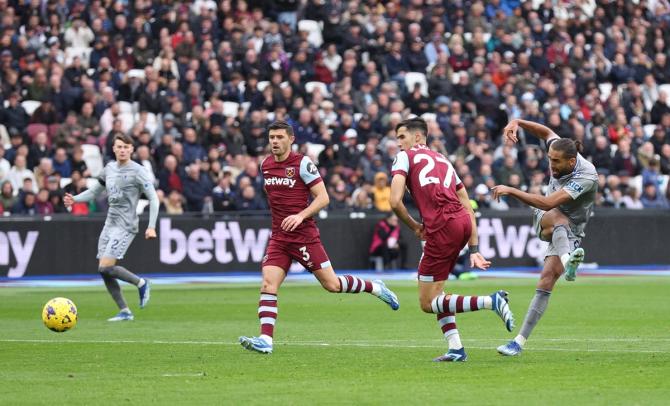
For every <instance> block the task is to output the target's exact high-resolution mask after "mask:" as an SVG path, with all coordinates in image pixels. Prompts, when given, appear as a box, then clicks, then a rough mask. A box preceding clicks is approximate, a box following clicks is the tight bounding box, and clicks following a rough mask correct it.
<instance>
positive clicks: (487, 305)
mask: <svg viewBox="0 0 670 406" xmlns="http://www.w3.org/2000/svg"><path fill="white" fill-rule="evenodd" d="M479 299H481V300H482V305H481V306H479V307H480V308H482V309H489V310H492V309H493V298H492V297H491V296H479Z"/></svg>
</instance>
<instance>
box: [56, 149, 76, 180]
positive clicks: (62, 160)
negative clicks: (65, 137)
mask: <svg viewBox="0 0 670 406" xmlns="http://www.w3.org/2000/svg"><path fill="white" fill-rule="evenodd" d="M53 169H54V172H58V173H60V174H61V176H64V177H66V178H69V177H70V175H71V174H72V162H70V158H69V157H68V156H67V151H65V148H56V152H55V153H54V157H53Z"/></svg>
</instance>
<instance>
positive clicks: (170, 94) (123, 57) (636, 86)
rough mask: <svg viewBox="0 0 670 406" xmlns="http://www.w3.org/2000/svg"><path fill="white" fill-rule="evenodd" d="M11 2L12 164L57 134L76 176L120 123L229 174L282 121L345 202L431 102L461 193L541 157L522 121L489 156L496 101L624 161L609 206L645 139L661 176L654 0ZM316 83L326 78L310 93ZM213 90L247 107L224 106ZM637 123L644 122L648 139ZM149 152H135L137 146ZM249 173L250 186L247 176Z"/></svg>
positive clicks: (6, 11) (3, 66) (667, 74)
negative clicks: (307, 24) (422, 77)
mask: <svg viewBox="0 0 670 406" xmlns="http://www.w3.org/2000/svg"><path fill="white" fill-rule="evenodd" d="M5 3H7V4H4V3H3V5H2V6H0V7H1V8H2V26H3V27H11V29H10V31H11V32H10V31H7V32H6V33H5V34H7V35H5V37H6V38H5V39H6V41H5V42H2V41H0V42H2V43H3V44H4V45H3V46H1V47H0V72H1V73H0V75H1V76H2V80H0V101H5V103H3V104H2V105H0V123H2V126H0V144H3V145H4V146H7V144H10V145H11V147H9V148H7V150H6V151H5V154H4V159H5V160H6V161H7V162H8V163H9V164H10V165H14V160H15V157H16V156H17V154H19V152H20V151H27V152H28V153H27V154H23V153H22V152H21V153H20V154H22V155H24V156H26V155H27V158H28V159H27V164H26V168H27V169H28V170H32V169H33V168H34V167H35V166H37V165H38V164H39V162H40V159H41V158H43V157H52V154H53V152H52V150H51V149H52V148H55V149H57V148H65V150H66V152H67V154H69V155H71V156H72V161H71V163H72V166H73V168H74V167H75V166H76V167H77V168H78V170H79V171H80V172H81V171H84V172H85V171H86V170H85V169H83V168H82V167H81V166H79V165H80V164H77V163H76V162H79V163H83V160H81V159H78V158H77V159H75V157H74V155H75V153H74V151H76V150H77V148H79V147H81V144H84V143H89V144H94V145H98V146H100V147H101V150H102V151H101V153H102V156H103V157H111V156H112V154H111V152H110V151H109V146H108V145H105V142H104V140H105V139H106V138H107V137H108V136H109V135H110V134H116V133H128V134H132V135H133V137H134V138H136V141H137V150H138V156H139V154H140V147H141V146H145V147H146V148H148V150H149V151H148V152H149V155H150V157H151V158H153V159H154V160H155V162H156V163H157V164H158V165H159V168H164V163H165V162H164V161H165V159H166V157H167V156H168V155H169V154H172V155H174V156H175V157H176V160H177V164H176V168H181V169H176V170H175V171H174V174H175V175H176V178H175V177H174V176H172V178H171V179H172V184H173V185H178V184H181V183H183V182H185V181H186V179H187V176H186V174H185V173H184V171H183V165H188V164H189V163H190V162H195V161H197V160H198V159H200V160H202V159H203V153H202V152H203V150H204V151H209V150H210V149H211V148H212V147H214V148H215V149H217V150H220V152H219V155H220V156H217V157H215V158H214V159H216V160H217V161H220V162H221V165H215V164H213V162H210V164H209V167H208V168H206V169H207V172H208V175H207V176H208V178H211V179H212V180H213V181H215V182H216V183H218V181H219V179H220V178H221V176H222V173H221V172H222V170H221V167H222V166H223V165H227V166H230V168H231V170H232V173H233V174H235V175H237V174H238V173H239V172H240V171H241V170H244V169H245V165H246V162H247V161H248V160H249V156H251V157H253V161H254V164H257V162H260V161H261V160H262V159H264V158H265V156H266V155H267V151H266V146H267V137H266V136H265V127H266V123H267V122H268V121H271V120H272V119H284V120H287V121H289V122H290V123H291V124H292V125H293V126H294V128H295V130H296V131H295V132H296V135H297V138H298V144H305V143H308V142H309V143H310V144H320V145H326V146H328V147H327V149H326V151H328V152H327V153H326V154H325V155H323V158H324V164H322V165H320V168H321V169H322V171H323V173H322V175H323V177H324V179H330V178H331V177H333V175H334V174H342V177H341V179H340V180H341V181H342V182H343V184H344V185H343V186H344V187H343V188H342V187H340V186H338V185H335V184H333V186H332V187H333V190H334V193H335V195H333V196H332V197H331V198H332V201H333V202H334V203H333V204H332V205H331V207H342V208H345V209H346V208H349V207H350V206H349V203H350V202H353V201H355V200H357V199H352V195H351V192H352V191H354V190H359V189H360V188H361V187H363V186H365V190H371V189H372V187H373V184H374V175H375V173H376V172H387V174H388V164H389V162H388V160H389V158H390V159H392V154H389V153H388V152H389V151H387V148H386V147H387V145H388V143H387V141H388V140H392V139H393V136H392V131H391V130H392V128H393V126H394V125H395V123H397V122H399V121H400V120H402V119H405V118H407V117H408V115H409V114H423V113H426V112H429V113H436V114H437V116H436V122H433V121H432V119H429V136H430V137H429V138H430V139H429V143H428V144H429V147H430V148H431V149H434V150H436V151H439V152H442V153H447V154H449V155H450V158H452V159H453V161H454V162H458V161H463V162H467V165H456V168H457V172H458V175H459V176H461V178H462V179H463V181H464V183H467V184H468V186H467V187H468V188H470V189H474V188H475V187H476V186H477V185H479V184H482V185H485V184H487V182H489V181H487V180H486V179H490V176H491V173H490V172H493V174H495V175H496V176H500V175H501V174H502V175H503V177H505V178H506V179H511V178H513V176H512V175H513V174H517V175H519V176H520V178H519V179H518V180H519V181H520V183H519V185H520V186H522V187H526V188H527V189H528V190H531V189H532V188H534V187H535V188H536V187H537V186H538V184H537V182H535V183H533V182H534V181H533V179H534V177H535V175H534V174H535V173H537V172H546V171H547V169H548V162H547V159H546V157H545V156H544V155H538V156H537V157H536V161H537V162H535V160H534V159H533V158H528V159H526V157H525V156H524V153H523V149H524V147H525V146H526V145H530V144H535V145H538V146H539V142H538V141H536V140H535V139H534V138H533V137H530V138H528V139H525V140H522V145H520V152H521V153H519V154H518V156H517V154H513V155H512V158H511V160H512V161H513V163H510V164H511V166H508V167H507V168H518V169H521V173H520V174H519V173H517V172H515V171H511V173H510V171H509V170H508V169H505V168H506V165H505V160H504V158H502V157H504V156H505V155H504V154H503V155H499V154H496V156H495V158H496V159H495V164H494V163H493V162H488V157H487V154H489V153H492V152H493V151H495V150H500V148H499V147H500V145H501V137H499V132H500V131H499V130H500V126H501V123H505V122H507V121H508V120H509V119H510V117H511V118H515V117H518V118H528V119H531V120H533V121H537V122H544V123H547V124H548V125H549V126H550V127H551V128H552V129H553V130H554V131H556V132H557V133H558V134H559V135H561V136H563V137H571V138H574V139H576V140H579V141H580V142H582V143H583V144H584V146H585V149H584V151H583V153H582V155H583V156H585V157H586V158H587V159H590V160H591V161H592V162H593V163H594V164H595V165H596V167H597V169H598V171H599V173H606V174H608V175H609V174H615V175H622V178H621V190H620V191H621V193H622V196H621V198H620V199H619V196H618V194H617V193H614V191H612V193H610V194H609V195H607V194H604V195H603V199H602V203H603V204H610V205H612V204H616V205H617V206H622V207H626V206H627V205H626V203H625V201H626V197H627V193H626V192H625V191H626V190H627V189H626V187H627V186H628V185H629V184H631V183H632V182H633V180H634V179H636V178H635V177H636V176H638V175H639V174H640V173H641V171H642V170H643V169H644V168H647V167H648V165H649V161H650V160H651V159H652V157H653V156H654V155H659V156H660V170H659V172H660V174H662V175H665V174H668V173H669V172H670V163H669V162H670V149H669V148H670V131H669V130H668V129H669V128H670V107H668V105H667V101H668V95H667V92H666V90H663V88H662V87H661V85H662V84H667V83H670V64H668V61H667V59H668V44H670V41H668V38H667V35H665V34H666V32H667V30H666V29H665V28H664V27H665V24H666V23H667V21H668V19H667V18H665V17H664V14H658V12H657V11H656V10H653V11H651V12H650V9H649V7H650V4H652V3H653V4H652V6H653V5H654V4H656V3H657V2H652V3H649V2H639V4H638V2H633V3H631V4H628V3H626V5H625V7H623V6H621V7H620V6H617V5H616V4H614V3H613V4H614V5H609V4H605V3H603V2H594V1H586V2H584V1H579V2H539V3H538V2H535V3H533V2H523V3H521V4H518V6H517V3H518V2H510V1H506V0H492V1H488V2H482V1H475V2H472V4H471V5H470V6H468V7H469V8H468V7H461V6H458V5H455V3H454V4H452V3H450V2H446V3H445V4H446V6H445V5H444V4H442V3H443V2H423V3H422V4H421V5H420V6H419V5H418V3H416V2H411V1H409V2H375V3H374V5H372V3H369V4H368V3H367V2H344V3H343V4H341V5H339V6H338V4H339V3H337V4H336V3H333V4H331V3H329V2H326V3H327V4H319V2H317V1H306V2H298V1H293V0H291V1H281V2H274V4H273V2H255V3H248V2H246V1H237V2H222V3H221V4H220V5H218V3H217V2H214V1H198V2H195V3H193V4H191V5H190V6H188V7H185V8H184V7H182V6H180V5H179V4H177V3H174V2H163V3H164V4H162V5H161V7H159V8H155V7H154V8H151V7H149V8H143V7H135V6H137V5H138V4H139V2H135V3H133V2H112V7H111V8H110V9H105V8H102V7H100V6H99V5H98V2H89V3H90V4H87V3H86V2H70V3H72V4H70V3H68V2H65V3H68V4H70V7H65V6H62V7H61V6H58V5H57V4H56V3H58V2H45V4H46V6H45V7H46V8H45V10H46V11H45V12H46V13H47V14H46V16H47V17H48V18H44V19H40V18H39V16H38V14H39V13H37V14H35V15H33V16H29V17H26V16H27V15H28V14H30V13H28V14H26V13H25V12H28V11H29V10H33V8H34V7H33V6H34V5H35V4H37V3H39V2H26V4H28V3H30V4H31V6H26V7H28V8H26V10H28V11H26V10H23V9H20V8H18V7H17V6H16V4H18V3H17V2H5ZM52 3H53V4H52ZM65 3H63V4H65ZM415 3H416V4H415ZM447 3H448V4H447ZM647 3H649V4H647ZM58 4H60V3H58ZM609 6H611V7H609ZM35 7H36V6H35ZM180 7H181V8H180ZM38 8H39V7H38ZM38 8H36V9H35V10H38ZM652 8H653V7H652ZM24 11H25V12H24ZM43 11H44V10H43ZM33 14H34V13H33ZM658 15H660V17H658ZM298 16H300V18H308V19H314V20H316V21H317V22H318V23H319V24H322V26H323V29H322V36H323V39H324V43H323V44H322V45H320V46H317V44H316V43H314V42H313V38H312V37H310V36H309V33H307V32H297V31H296V28H297V18H298ZM631 16H632V17H631ZM629 20H630V21H629ZM631 21H632V22H631ZM636 27H637V28H636ZM642 29H644V32H642V31H640V30H642ZM485 37H489V39H488V40H487V41H484V38H485ZM447 38H448V43H447V41H446V39H447ZM424 40H425V41H426V43H425V45H422V42H423V41H424ZM89 47H90V48H89ZM86 48H88V49H89V50H90V51H87V52H81V53H80V52H78V51H77V50H80V49H81V50H83V49H86ZM289 55H291V57H289ZM364 55H367V60H366V59H365V58H364ZM364 61H365V62H364ZM89 68H90V69H91V70H90V71H87V69H89ZM426 69H429V71H427V70H426ZM408 72H419V73H424V74H426V75H427V76H428V78H427V79H428V95H425V94H422V92H421V89H420V88H419V89H417V90H416V91H415V89H414V88H413V87H410V88H406V85H405V81H404V75H405V74H406V73H408ZM310 80H317V81H320V82H323V83H325V84H326V86H327V88H326V89H327V91H322V90H320V89H319V88H318V87H317V90H312V89H311V88H310V91H309V92H308V91H307V89H306V83H307V82H308V81H310ZM266 82H267V86H266ZM119 101H123V102H130V103H132V104H131V107H130V108H128V105H126V104H125V103H122V104H119V103H117V102H119ZM224 101H235V102H238V103H239V102H243V103H247V102H248V103H250V104H243V105H241V106H240V110H239V112H238V114H235V115H234V116H233V117H228V116H224V114H223V112H224V109H223V102H224ZM22 103H23V105H22ZM39 103H41V105H40V106H39V108H37V109H36V110H33V109H34V108H35V105H37V104H39ZM431 108H433V109H434V111H431ZM28 112H30V114H28ZM73 112H76V113H77V116H76V120H75V121H76V122H73V120H74V118H75V117H74V115H73V114H74V113H73ZM273 115H274V117H272V116H273ZM429 118H430V116H429ZM29 123H32V124H36V125H34V126H31V127H30V128H28V124H29ZM39 124H46V125H48V126H49V127H48V129H47V130H43V129H41V128H40V126H39ZM52 124H53V126H52ZM648 124H652V125H657V128H656V130H655V131H653V134H652V136H651V137H648V136H647V135H645V133H646V131H648V129H649V127H645V126H646V125H648ZM3 127H4V128H3ZM189 129H192V130H193V131H194V132H195V136H196V137H195V141H194V142H192V141H189V140H190V139H191V138H192V137H191V135H190V132H191V131H190V130H189ZM40 131H44V132H45V133H46V137H47V139H46V142H44V138H43V136H37V133H39V132H40ZM165 134H168V135H165ZM484 134H485V135H484ZM647 134H648V132H647ZM7 137H9V139H8V138H7ZM471 139H472V140H473V143H474V144H475V145H476V148H473V147H470V146H469V140H471ZM110 140H111V138H110ZM369 143H370V144H369ZM359 144H362V145H365V150H364V151H360V150H359V149H358V145H359ZM610 144H611V145H610ZM331 146H332V147H331ZM542 147H543V148H544V146H542ZM310 148H313V147H310ZM487 149H488V151H490V152H487ZM194 151H195V153H194ZM304 151H306V150H304ZM145 155H146V154H145V152H142V157H141V158H138V159H141V160H142V161H143V162H145V163H147V162H151V159H145V158H146V156H145ZM376 155H380V156H381V160H377V159H375V156H376ZM500 158H502V159H500ZM88 159H89V157H88V156H87V160H88ZM90 159H95V157H94V156H91V157H90ZM75 161H76V162H75ZM338 163H339V164H341V165H338ZM205 165H206V164H205ZM2 166H3V163H2V160H1V159H0V171H2ZM151 166H152V167H153V168H154V169H157V168H156V167H155V166H154V165H151ZM466 168H467V169H466ZM10 170H11V168H10V169H7V168H5V170H4V172H6V173H8V172H9V171H10ZM501 171H502V172H501ZM160 172H161V173H159V178H160V174H162V173H163V170H162V169H161V170H160ZM6 173H5V174H3V177H2V178H0V179H4V178H5V177H6V176H7V174H6ZM86 175H87V176H88V175H90V174H86ZM352 175H355V176H352ZM485 178H486V179H485ZM233 179H236V178H233ZM661 179H663V178H662V177H661ZM516 180H517V179H516V178H514V181H516ZM18 181H19V183H20V182H21V181H22V179H20V178H19V179H18ZM663 181H664V180H663ZM353 182H357V183H353ZM159 183H160V182H159ZM35 185H36V183H35ZM162 185H163V186H164V187H167V186H166V183H165V181H164V182H163V184H162ZM40 186H43V185H40ZM236 186H237V185H235V186H233V187H232V189H233V191H234V192H239V191H238V190H236ZM254 188H255V189H256V195H257V196H258V195H259V194H260V192H261V187H259V185H258V184H257V183H256V182H254ZM335 189H337V190H338V191H335ZM170 190H171V189H169V188H168V189H166V190H165V192H166V196H167V195H168V194H167V193H168V192H169V191H170ZM661 193H662V192H661ZM358 195H360V202H359V205H361V206H362V207H364V206H365V201H366V200H367V199H366V198H365V196H364V194H360V193H358V194H357V197H358ZM615 195H616V196H615ZM238 197H239V196H238ZM619 201H621V202H623V203H622V204H620V203H614V202H619ZM103 203H104V202H103ZM5 210H7V208H6V207H5Z"/></svg>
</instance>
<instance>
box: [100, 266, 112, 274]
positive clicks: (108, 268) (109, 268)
mask: <svg viewBox="0 0 670 406" xmlns="http://www.w3.org/2000/svg"><path fill="white" fill-rule="evenodd" d="M113 269H114V267H113V266H101V267H99V268H98V272H100V274H102V275H109V274H110V273H111V272H112V270H113Z"/></svg>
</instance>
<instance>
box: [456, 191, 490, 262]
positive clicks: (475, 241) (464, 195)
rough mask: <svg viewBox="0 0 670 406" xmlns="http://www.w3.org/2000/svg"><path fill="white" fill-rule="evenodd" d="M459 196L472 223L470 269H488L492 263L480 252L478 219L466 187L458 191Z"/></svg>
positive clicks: (469, 242) (469, 244)
mask: <svg viewBox="0 0 670 406" xmlns="http://www.w3.org/2000/svg"><path fill="white" fill-rule="evenodd" d="M456 193H457V194H458V200H460V201H461V204H462V205H463V207H464V208H465V210H466V211H467V212H468V215H469V216H470V221H471V222H472V234H470V241H468V247H469V248H470V267H471V268H479V269H488V267H490V266H491V261H487V260H486V258H484V256H483V255H482V254H481V253H480V252H479V234H478V233H477V217H475V211H474V210H472V205H471V204H470V198H469V197H468V191H467V190H465V188H464V187H462V188H460V189H458V190H457V191H456Z"/></svg>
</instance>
